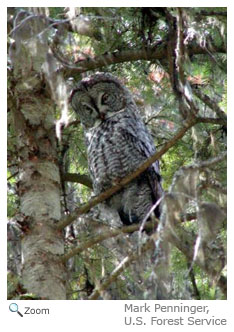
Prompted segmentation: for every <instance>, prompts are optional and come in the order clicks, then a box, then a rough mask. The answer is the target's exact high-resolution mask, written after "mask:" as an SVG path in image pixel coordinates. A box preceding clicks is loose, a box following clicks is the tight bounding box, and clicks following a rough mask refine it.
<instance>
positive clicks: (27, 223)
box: [8, 14, 66, 300]
mask: <svg viewBox="0 0 234 332" xmlns="http://www.w3.org/2000/svg"><path fill="white" fill-rule="evenodd" d="M19 16H20V15H19V14H18V15H17V17H16V18H15V21H14V22H15V25H16V24H17V25H16V26H15V27H14V28H15V32H14V40H15V43H14V44H13V45H11V50H10V60H11V63H12V64H13V69H12V70H11V72H10V75H9V81H10V88H9V96H10V97H9V102H8V105H9V109H10V116H11V117H12V122H13V127H14V128H13V129H14V131H15V133H16V142H15V144H16V146H17V152H18V158H19V178H20V180H19V182H18V195H19V199H20V214H21V229H22V232H23V236H22V240H21V245H22V283H23V285H24V287H25V288H26V291H27V293H32V294H33V295H34V296H36V297H37V298H40V299H53V300H55V299H56V300H59V299H61V300H62V299H66V285H65V281H66V273H65V266H64V264H63V263H62V262H61V260H60V256H61V255H63V254H64V241H63V236H62V232H60V231H58V230H56V228H55V224H56V223H57V222H58V221H59V220H60V218H61V206H60V173H59V167H58V160H57V143H56V135H55V125H54V114H53V113H54V105H53V103H52V102H51V97H50V95H49V94H46V93H45V90H44V85H45V81H44V79H43V78H42V72H43V70H42V68H43V65H44V64H45V63H46V56H47V52H48V46H47V43H46V38H43V34H42V37H41V38H37V36H38V35H39V34H40V33H43V31H46V27H47V21H46V19H45V18H43V17H41V18H40V17H38V16H37V17H36V16H32V17H31V18H30V17H28V16H27V15H26V14H24V15H21V17H19ZM26 20H27V21H26Z"/></svg>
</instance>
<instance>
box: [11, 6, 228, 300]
mask: <svg viewBox="0 0 234 332" xmlns="http://www.w3.org/2000/svg"><path fill="white" fill-rule="evenodd" d="M160 8H161V7H159V8H157V7H155V8H148V7H146V8H144V7H143V8H142V7H136V8H131V7H129V8H128V7H117V8H108V7H103V8H102V7H82V8H80V12H81V15H84V16H85V17H86V18H87V19H89V20H90V21H91V22H92V29H93V30H92V31H94V33H93V35H91V36H90V35H81V34H79V33H77V32H72V31H67V32H66V33H64V35H63V38H61V40H60V42H59V45H58V49H59V52H60V53H59V54H60V55H62V56H63V59H65V60H66V61H64V63H69V64H74V65H76V66H78V67H79V63H80V64H82V61H84V60H87V59H89V61H93V60H92V59H93V58H95V57H96V56H100V55H103V56H105V55H106V54H107V53H111V52H117V53H118V52H121V51H126V50H127V51H128V50H130V51H137V50H139V49H147V47H149V46H152V45H156V44H157V43H158V42H159V41H161V40H167V39H168V31H169V27H168V22H167V19H166V17H165V13H164V12H163V10H162V9H160ZM169 10H170V11H171V14H173V15H174V16H175V17H176V15H177V11H176V8H174V9H173V8H170V9H169ZM49 12H50V16H51V18H53V19H58V20H59V19H64V18H65V12H64V8H58V7H53V8H52V7H51V8H49ZM183 12H184V16H183V19H184V26H185V29H184V38H186V41H187V42H189V41H193V42H194V43H198V44H199V45H201V46H204V47H206V46H207V45H209V44H213V45H215V46H220V45H223V44H225V43H226V21H225V17H224V16H222V15H213V14H212V12H221V13H222V12H226V8H224V7H213V8H210V7H207V8H206V7H203V8H200V7H195V8H184V9H183ZM198 18H199V19H198ZM167 60H168V59H162V60H160V61H159V60H152V61H145V60H138V61H132V62H130V61H129V62H123V63H117V64H111V65H109V66H105V67H102V68H100V69H97V70H99V71H108V72H111V73H112V74H114V75H116V76H118V77H119V78H120V79H121V80H122V81H123V82H124V84H125V85H126V86H127V87H128V88H129V89H130V90H131V92H132V93H133V95H134V97H135V99H136V103H137V104H139V105H140V106H139V109H140V112H141V114H142V116H143V119H144V120H145V122H146V123H147V125H148V127H149V129H150V131H151V132H152V134H153V137H154V139H155V145H156V146H157V149H158V150H159V149H160V148H161V147H162V146H163V145H164V143H165V142H167V141H168V140H170V139H172V137H173V135H174V134H175V132H176V130H177V129H178V128H180V127H181V126H182V125H183V121H184V119H183V118H182V116H181V112H180V108H179V106H180V101H179V100H178V99H179V98H178V95H176V93H175V91H174V90H173V88H172V86H171V78H170V75H172V73H171V72H170V68H169V65H168V61H167ZM182 69H183V71H184V72H183V73H184V77H185V80H186V81H187V83H188V84H189V86H190V88H191V92H190V96H191V99H192V101H193V102H194V103H195V105H196V107H197V108H198V110H199V113H198V115H199V116H201V117H207V118H217V117H218V115H217V114H216V112H215V110H214V109H212V108H211V107H209V106H208V105H207V104H206V103H204V102H203V101H202V100H200V99H199V98H198V97H196V96H195V93H193V89H198V90H200V91H202V92H203V93H204V94H206V95H207V96H209V98H210V99H211V100H212V101H213V102H214V103H215V104H217V105H218V106H219V107H220V109H221V110H222V111H224V112H225V113H226V112H227V91H226V90H227V80H226V55H225V54H223V53H215V52H214V53H212V54H211V53H210V52H209V51H207V53H205V54H196V55H191V56H186V55H185V56H184V58H183V68H182ZM92 73H93V71H89V72H85V73H84V74H80V73H76V72H75V71H74V75H73V77H72V78H73V83H74V85H75V84H76V81H78V80H79V79H80V78H81V77H82V76H86V75H89V74H92ZM64 77H65V78H64V79H67V85H68V86H69V87H71V77H67V76H66V75H65V76H64ZM13 83H14V84H15V82H11V81H10V80H9V90H11V89H13V86H14V84H13ZM21 83H22V82H21ZM39 97H40V96H39ZM9 105H10V107H12V108H13V106H14V105H13V104H12V103H11V99H10V103H9ZM59 116H60V115H59V110H58V109H56V110H55V118H57V119H58V118H59ZM9 122H12V120H10V121H9ZM16 140H17V137H16V133H15V132H14V130H13V129H12V125H11V123H10V125H9V143H8V144H9V145H8V151H9V159H8V161H9V172H8V178H10V180H9V193H8V216H9V218H14V217H15V216H16V215H17V213H18V212H19V198H18V194H17V190H16V189H17V182H18V177H17V176H18V175H17V174H16V173H17V170H18V168H17V165H19V161H18V159H17V151H16V148H15V146H16V144H15V142H16ZM58 146H59V147H58V155H59V156H60V155H61V164H62V166H63V171H64V172H67V173H79V174H88V164H87V152H86V145H85V141H84V133H83V128H82V126H81V124H80V122H79V119H76V117H75V114H73V113H71V117H70V124H69V125H68V127H67V128H64V130H63V132H62V142H61V143H59V144H58ZM64 146H65V147H66V146H67V147H68V149H67V151H66V153H65V155H64V156H63V155H62V151H63V147H64ZM224 150H226V133H225V126H222V125H220V124H213V123H200V124H197V125H196V127H194V128H193V129H192V130H190V131H189V132H188V133H187V134H186V135H185V136H184V137H183V138H182V139H181V140H179V141H178V142H177V143H176V144H175V145H174V146H173V147H172V148H171V149H170V150H169V151H167V153H165V154H164V155H163V156H162V158H161V160H160V168H161V175H162V179H163V188H164V190H165V191H167V190H169V188H170V186H171V184H172V182H173V179H174V175H175V173H176V172H177V171H178V170H179V169H180V168H181V167H183V166H187V165H191V164H194V163H199V162H201V161H206V160H208V159H210V158H213V157H217V156H218V155H219V154H220V153H221V152H223V151H224ZM15 165H16V166H15ZM212 185H213V187H212ZM202 186H203V187H202ZM65 187H66V188H65V189H66V190H67V192H68V195H67V197H70V196H71V197H72V198H71V208H70V210H71V211H72V210H74V209H75V208H76V207H77V206H78V205H80V204H83V203H85V202H87V201H88V200H89V199H90V198H91V197H92V191H91V190H90V189H89V188H87V187H85V186H83V185H81V184H79V183H76V184H69V185H68V184H66V185H65ZM197 187H198V189H199V190H201V189H200V188H203V191H202V193H201V195H200V196H199V200H200V202H201V201H202V202H203V201H206V202H212V203H216V204H217V205H218V206H219V207H220V208H221V209H222V210H224V211H225V208H226V198H225V187H226V163H225V161H222V162H220V163H219V164H218V165H215V166H212V167H210V168H208V169H206V170H205V171H203V172H200V175H199V182H198V184H197ZM65 196H66V195H65ZM193 203H194V202H193ZM194 206H195V203H194ZM71 211H70V212H71ZM93 219H95V218H94V217H93V216H92V215H91V217H90V219H87V220H86V219H85V218H84V219H82V217H81V218H79V220H78V221H77V223H76V224H75V228H77V229H78V232H77V234H78V235H77V234H76V235H77V238H78V239H79V241H80V242H82V241H85V240H87V238H88V237H89V235H90V234H92V235H93V233H94V234H95V231H96V228H95V227H97V229H98V226H100V224H101V225H102V220H99V224H98V226H97V225H96V224H95V227H93V228H94V230H93V229H92V223H93V222H94V221H93ZM95 221H96V219H95ZM182 228H183V229H184V230H186V232H188V233H189V234H191V235H194V238H196V234H197V233H198V231H199V229H198V225H197V222H196V221H194V220H193V221H192V222H191V221H187V222H186V223H184V224H183V226H182ZM92 232H93V233H92ZM97 232H99V231H97ZM100 232H101V231H100ZM218 238H219V240H220V242H221V244H222V246H223V247H224V249H225V246H226V231H225V225H223V226H222V229H221V231H220V233H219V236H218ZM118 241H119V240H117V241H116V242H113V243H114V244H113V243H112V244H111V245H112V246H113V247H114V246H117V247H118V245H119V243H120V242H118ZM71 242H72V241H71ZM80 242H79V243H80ZM126 242H128V241H126ZM129 242H130V241H129ZM75 245H77V243H75ZM122 246H124V245H123V244H122ZM72 247H73V245H72V244H69V245H68V246H67V250H70V249H71V248H72ZM110 248H111V246H106V244H103V243H102V244H98V245H95V246H93V247H91V248H89V249H87V250H85V251H84V252H82V254H81V255H77V256H75V257H74V260H73V263H72V264H71V265H72V269H71V279H70V282H69V287H70V288H69V291H68V293H69V298H70V299H85V298H88V296H89V295H90V293H89V292H92V290H93V289H92V287H95V284H97V285H98V284H99V283H101V281H102V280H103V278H104V277H108V276H109V275H110V274H111V272H112V271H113V270H114V269H115V267H116V266H117V265H118V264H119V263H120V262H121V259H119V260H118V258H117V257H121V258H123V255H122V256H121V255H120V254H119V253H117V255H115V252H114V250H112V249H110ZM114 249H116V248H114ZM131 250H133V249H132V248H131ZM134 250H136V249H134ZM137 250H138V249H137ZM130 252H131V251H130V250H129V254H130ZM118 255H119V256H118ZM170 258H171V265H170V273H171V275H172V277H173V286H174V296H175V298H178V299H182V298H183V297H184V296H185V297H188V298H189V296H191V294H193V292H194V289H193V285H192V282H191V279H190V276H189V269H190V267H191V262H189V263H188V260H187V258H186V257H185V255H184V254H183V253H182V252H180V251H179V250H178V249H177V248H176V247H173V249H172V253H171V257H170ZM136 264H138V262H137V263H136ZM139 265H140V263H139ZM144 268H145V266H144V267H143V268H142V271H140V272H139V271H137V272H136V274H135V267H134V265H133V267H132V266H130V267H128V268H126V269H125V270H124V272H123V273H122V274H121V278H119V279H117V281H115V282H113V284H112V285H111V287H110V288H109V289H108V291H109V293H110V294H112V296H113V298H121V299H130V298H131V299H135V298H137V296H138V295H139V297H140V296H141V298H143V297H144V296H146V295H145V294H146V289H144V282H145V281H146V280H149V279H150V277H151V274H152V266H151V265H150V266H147V267H146V268H145V270H144ZM192 269H193V273H194V278H195V282H196V285H197V288H198V290H199V294H200V297H201V299H210V300H213V299H221V298H223V295H222V294H221V292H220V290H218V287H217V285H216V284H215V282H214V283H212V282H211V280H210V278H209V277H208V276H207V273H205V272H204V271H203V270H202V269H201V267H199V266H198V265H197V264H193V266H192ZM136 270H137V269H136ZM137 273H138V274H137ZM138 276H139V280H138V279H137V278H138ZM17 283H18V279H17V277H15V276H10V279H9V294H13V293H14V289H15V288H16V285H17ZM134 292H135V293H134ZM142 294H143V295H142ZM12 296H13V295H10V298H12Z"/></svg>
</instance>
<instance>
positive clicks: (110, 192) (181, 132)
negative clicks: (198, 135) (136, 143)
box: [56, 117, 199, 230]
mask: <svg viewBox="0 0 234 332" xmlns="http://www.w3.org/2000/svg"><path fill="white" fill-rule="evenodd" d="M198 122H199V121H197V119H196V118H195V117H192V118H191V119H190V120H188V121H187V123H185V125H184V127H182V128H181V129H179V130H178V131H177V133H176V134H175V135H174V136H173V138H172V139H171V140H170V141H168V142H167V143H165V144H164V146H163V147H162V148H161V150H159V151H158V152H156V153H155V154H154V155H153V156H151V157H150V158H148V159H147V160H146V161H145V162H144V163H143V164H142V165H140V166H139V167H138V168H137V169H136V171H134V172H133V173H131V174H129V175H127V176H126V177H124V178H123V179H122V180H121V181H120V182H119V183H118V184H117V185H115V186H113V187H111V188H110V189H108V190H106V191H105V192H103V193H101V194H100V195H99V196H97V197H94V198H93V199H92V200H90V201H89V202H88V203H87V204H85V205H83V206H81V207H78V208H77V209H75V210H74V211H73V212H72V213H71V214H70V215H69V216H67V217H66V218H64V219H62V220H61V221H60V222H59V223H58V224H57V226H56V228H57V229H59V230H61V229H63V228H64V227H66V226H68V225H69V224H70V223H72V222H73V221H74V220H75V219H77V218H78V217H79V216H80V215H82V214H84V213H87V212H88V211H89V210H90V209H91V208H92V207H94V206H95V205H97V204H99V203H101V202H103V201H105V200H106V199H107V198H109V197H110V196H112V195H113V194H115V193H116V192H118V191H120V190H121V189H122V188H123V187H124V186H125V185H126V184H128V183H129V182H131V181H132V180H133V179H135V178H136V177H138V176H139V175H140V174H141V173H143V172H144V171H145V170H146V169H147V168H149V167H150V165H152V164H153V163H154V162H155V161H156V160H158V159H159V158H160V157H161V156H162V155H163V154H164V153H166V152H167V151H168V150H169V149H170V148H171V147H172V146H173V145H175V143H176V142H177V141H178V140H179V139H181V138H182V137H183V136H184V135H185V133H186V132H187V131H188V130H189V129H190V128H191V127H192V126H194V125H195V124H196V123H198Z"/></svg>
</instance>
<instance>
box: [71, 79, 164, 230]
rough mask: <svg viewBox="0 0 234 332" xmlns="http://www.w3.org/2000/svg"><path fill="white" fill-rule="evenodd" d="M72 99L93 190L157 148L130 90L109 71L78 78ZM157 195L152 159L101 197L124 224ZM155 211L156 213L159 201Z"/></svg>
mask: <svg viewBox="0 0 234 332" xmlns="http://www.w3.org/2000/svg"><path fill="white" fill-rule="evenodd" d="M71 105H72V107H73V109H74V110H75V112H76V113H77V115H78V116H79V118H80V120H81V123H82V124H83V126H84V130H85V136H86V143H87V151H88V165H89V171H90V174H91V177H92V180H93V187H94V192H95V194H97V195H98V194H100V193H101V192H103V191H105V190H106V189H108V188H110V187H112V186H113V185H115V184H116V183H118V181H119V180H120V179H122V178H123V177H125V176H126V175H128V174H130V173H131V172H133V171H134V170H135V169H136V168H137V167H139V166H140V165H141V164H142V163H143V162H144V161H145V160H146V159H147V158H149V157H150V156H152V155H153V154H154V153H155V152H156V150H155V146H154V142H153V139H152V137H151V135H150V133H149V132H148V130H147V128H146V126H145V125H144V123H143V121H142V119H141V117H140V115H139V112H138V110H137V107H136V104H135V102H134V100H133V97H132V95H131V93H130V91H129V90H128V89H127V88H126V87H125V86H124V85H123V84H122V83H121V82H120V81H119V80H118V79H117V78H115V77H114V76H112V75H111V74H109V73H97V74H95V75H92V76H90V77H87V78H85V79H83V80H82V81H81V82H79V84H78V86H77V87H76V89H74V90H73V92H72V95H71ZM161 195H162V188H161V184H160V175H159V163H158V161H156V162H155V163H154V164H152V165H151V166H150V167H149V168H148V169H147V170H146V171H145V172H144V173H142V174H140V176H139V177H137V178H136V179H134V180H133V181H132V182H130V183H129V184H128V185H126V186H125V187H124V188H123V189H122V190H121V191H119V192H118V193H116V194H114V195H113V196H112V197H110V198H109V199H108V200H107V201H106V203H107V204H108V206H110V207H111V208H112V209H115V210H116V211H117V212H118V214H119V216H120V219H121V220H122V222H123V224H125V225H130V224H132V223H140V222H142V221H143V220H144V218H145V217H146V215H147V213H149V211H150V209H151V208H152V206H153V205H154V204H155V203H156V202H157V201H158V200H159V198H160V197H161ZM154 212H155V215H156V216H157V217H159V216H160V207H159V205H158V206H157V207H156V208H155V210H154Z"/></svg>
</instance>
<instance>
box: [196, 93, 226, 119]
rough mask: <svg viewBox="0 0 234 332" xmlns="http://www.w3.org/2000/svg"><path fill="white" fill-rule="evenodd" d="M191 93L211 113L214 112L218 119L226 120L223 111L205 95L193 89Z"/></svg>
mask: <svg viewBox="0 0 234 332" xmlns="http://www.w3.org/2000/svg"><path fill="white" fill-rule="evenodd" d="M193 93H194V94H195V96H197V97H198V98H199V99H200V100H201V101H203V103H204V104H206V105H207V106H208V107H209V108H210V109H211V110H212V111H214V112H215V113H216V114H217V115H218V117H219V118H221V119H225V120H226V119H227V116H226V114H225V113H224V111H223V110H222V109H221V108H220V107H219V106H218V105H217V104H216V103H215V102H214V101H213V100H212V99H211V98H210V97H209V96H207V95H205V94H204V93H203V92H201V90H199V89H195V88H193Z"/></svg>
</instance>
